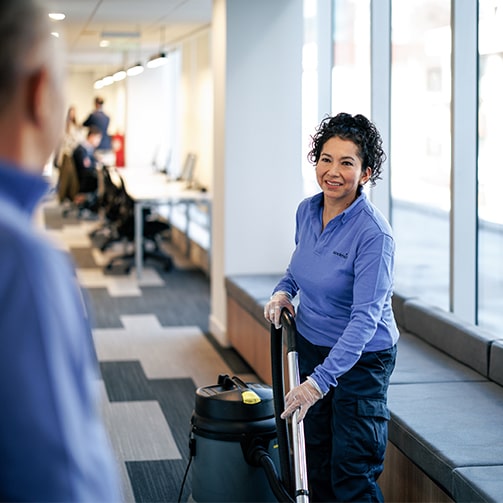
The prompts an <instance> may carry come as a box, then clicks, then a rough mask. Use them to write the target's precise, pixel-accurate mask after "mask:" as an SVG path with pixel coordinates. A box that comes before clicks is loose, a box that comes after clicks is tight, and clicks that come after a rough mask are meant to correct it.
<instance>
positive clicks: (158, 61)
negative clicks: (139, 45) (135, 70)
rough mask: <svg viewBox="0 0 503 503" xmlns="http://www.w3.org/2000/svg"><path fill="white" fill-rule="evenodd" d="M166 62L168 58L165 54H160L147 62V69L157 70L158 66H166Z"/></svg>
mask: <svg viewBox="0 0 503 503" xmlns="http://www.w3.org/2000/svg"><path fill="white" fill-rule="evenodd" d="M167 61H168V58H167V56H166V53H164V52H160V53H159V54H156V55H155V56H152V57H151V58H150V59H149V60H148V62H147V67H148V68H157V67H159V66H162V65H164V64H166V63H167Z"/></svg>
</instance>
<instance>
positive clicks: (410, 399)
mask: <svg viewBox="0 0 503 503" xmlns="http://www.w3.org/2000/svg"><path fill="white" fill-rule="evenodd" d="M388 401H389V408H390V411H391V416H392V420H391V421H390V424H389V439H390V440H391V441H392V442H393V443H394V444H395V445H396V446H397V447H398V448H399V449H400V450H401V451H402V452H405V453H407V456H408V457H409V458H410V459H411V460H412V461H413V462H414V463H416V465H418V466H419V467H420V468H421V469H422V470H423V471H425V472H426V473H427V474H428V475H429V476H430V477H431V478H433V479H434V480H435V481H436V482H437V483H438V484H439V485H440V486H442V487H444V488H445V489H446V490H447V491H448V492H450V491H451V488H452V481H453V480H452V479H453V474H452V472H453V470H454V469H456V468H460V467H465V466H487V465H499V464H501V463H502V460H503V441H502V435H503V389H502V388H501V386H499V385H497V384H495V383H493V382H490V381H485V382H441V383H424V384H423V383H418V384H394V385H391V386H390V388H389V394H388Z"/></svg>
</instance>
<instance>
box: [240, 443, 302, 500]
mask: <svg viewBox="0 0 503 503" xmlns="http://www.w3.org/2000/svg"><path fill="white" fill-rule="evenodd" d="M249 456H250V459H251V460H252V464H254V465H255V466H260V467H262V468H263V470H264V472H265V475H266V477H267V481H268V482H269V487H270V488H271V490H272V492H273V494H274V496H275V497H276V499H277V500H278V501H280V502H284V503H295V502H294V499H293V498H292V497H291V496H290V494H288V491H287V490H286V489H285V486H284V485H283V483H282V482H281V480H280V479H279V476H278V472H277V470H276V466H275V465H274V462H273V460H272V459H271V456H270V454H269V453H268V452H267V451H266V450H265V449H264V448H263V447H262V446H256V447H255V448H254V449H253V450H252V452H251V453H249Z"/></svg>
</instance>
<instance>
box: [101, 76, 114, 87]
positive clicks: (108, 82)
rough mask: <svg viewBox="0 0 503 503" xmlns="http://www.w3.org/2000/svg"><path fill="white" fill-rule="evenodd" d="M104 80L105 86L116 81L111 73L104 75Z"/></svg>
mask: <svg viewBox="0 0 503 503" xmlns="http://www.w3.org/2000/svg"><path fill="white" fill-rule="evenodd" d="M102 82H103V85H104V86H109V85H110V84H113V83H114V82H115V81H114V78H113V77H112V76H111V75H107V76H106V77H103V80H102Z"/></svg>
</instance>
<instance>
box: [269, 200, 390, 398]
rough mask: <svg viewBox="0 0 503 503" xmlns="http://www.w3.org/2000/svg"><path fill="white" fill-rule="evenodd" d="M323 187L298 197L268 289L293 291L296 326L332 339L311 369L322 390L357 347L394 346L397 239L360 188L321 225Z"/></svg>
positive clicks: (312, 337)
mask: <svg viewBox="0 0 503 503" xmlns="http://www.w3.org/2000/svg"><path fill="white" fill-rule="evenodd" d="M322 212H323V194H322V193H319V194H316V195H315V196H313V197H310V198H307V199H305V200H304V201H302V202H301V204H300V205H299V207H298V210H297V215H296V233H295V244H296V248H295V250H294V252H293V255H292V258H291V261H290V265H289V266H288V269H287V271H286V274H285V276H284V277H283V278H282V280H281V281H280V282H279V283H278V285H277V286H276V288H275V289H274V291H277V290H283V291H286V292H288V293H290V294H291V295H292V297H295V296H296V295H298V296H299V298H298V300H299V305H298V310H297V314H296V318H295V320H296V325H297V329H298V331H299V333H300V334H302V336H303V337H305V338H306V339H307V340H309V341H310V342H311V343H312V344H315V345H317V346H325V347H331V348H332V349H331V351H330V354H329V356H328V357H327V358H326V360H325V361H324V362H323V363H322V364H321V365H319V366H318V367H316V369H315V370H314V372H313V374H312V375H311V377H312V378H313V379H314V380H315V381H316V382H317V383H318V385H319V386H320V388H321V390H322V391H323V392H327V391H328V389H329V388H330V386H336V385H337V378H338V377H339V376H341V375H342V374H344V373H345V372H347V371H348V370H349V369H351V368H352V367H353V365H354V364H355V363H356V362H357V361H358V359H359V358H360V356H361V354H362V352H367V351H380V350H383V349H388V348H390V347H392V346H393V345H394V344H395V343H396V342H397V340H398V329H397V326H396V323H395V319H394V316H393V311H392V308H391V296H392V292H393V268H394V252H395V243H394V240H393V236H392V232H391V228H390V225H389V223H388V222H387V221H386V219H385V218H384V216H383V215H382V214H381V213H380V212H379V211H378V210H377V208H376V207H375V206H374V205H372V204H371V202H370V201H369V200H368V198H367V196H366V194H365V193H364V192H360V195H359V197H357V199H356V200H355V201H354V202H353V204H352V205H351V206H349V207H348V208H347V209H346V210H345V211H344V212H342V213H341V214H339V215H338V216H337V217H335V218H334V219H332V220H331V221H330V222H329V223H328V225H327V226H326V227H325V229H324V230H323V231H322Z"/></svg>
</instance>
